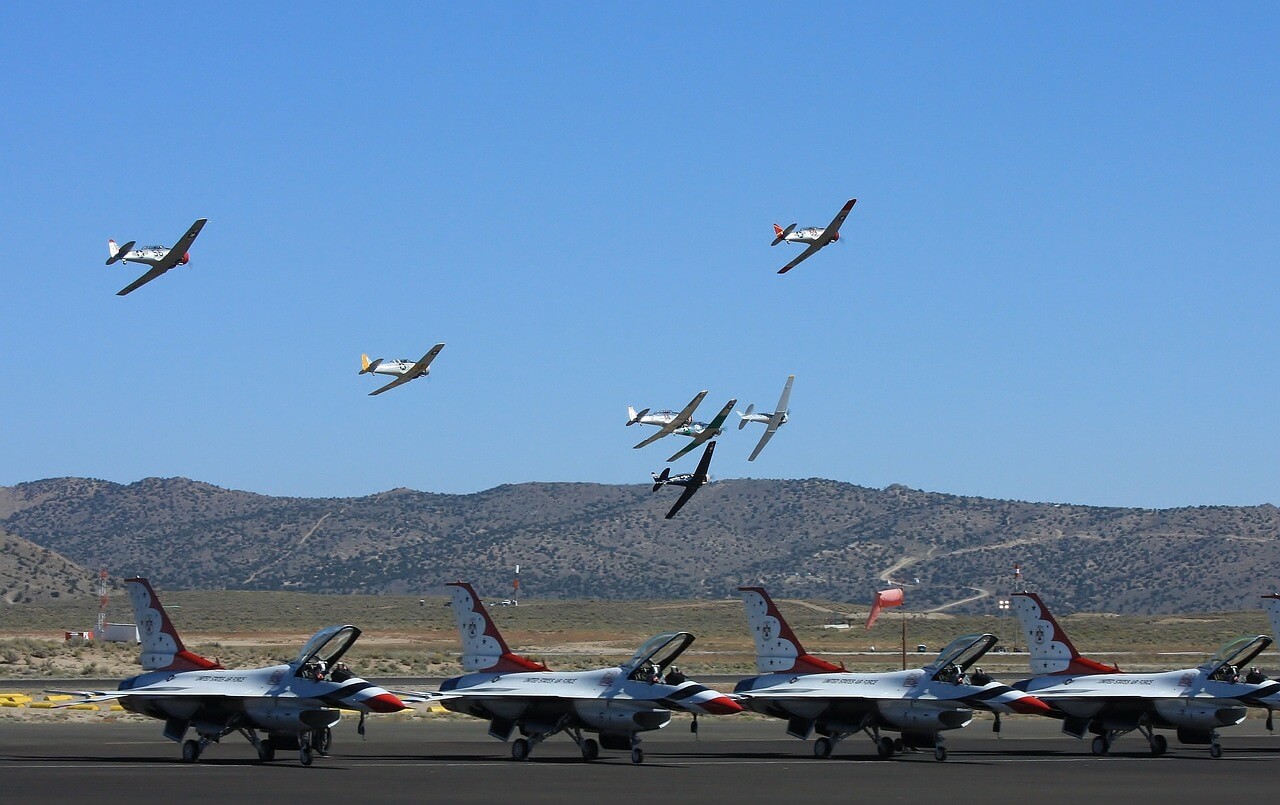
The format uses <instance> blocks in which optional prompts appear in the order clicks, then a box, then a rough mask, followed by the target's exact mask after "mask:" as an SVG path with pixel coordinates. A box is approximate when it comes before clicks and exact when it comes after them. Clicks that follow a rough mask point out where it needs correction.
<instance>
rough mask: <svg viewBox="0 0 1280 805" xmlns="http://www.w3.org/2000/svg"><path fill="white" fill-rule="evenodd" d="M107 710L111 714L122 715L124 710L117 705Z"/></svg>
mask: <svg viewBox="0 0 1280 805" xmlns="http://www.w3.org/2000/svg"><path fill="white" fill-rule="evenodd" d="M107 709H108V710H110V711H111V712H113V713H123V712H124V708H123V707H121V706H120V705H118V704H113V705H111V706H110V707H108V708H107Z"/></svg>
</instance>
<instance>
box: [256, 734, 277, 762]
mask: <svg viewBox="0 0 1280 805" xmlns="http://www.w3.org/2000/svg"><path fill="white" fill-rule="evenodd" d="M275 759H276V748H275V745H274V744H272V743H271V739H270V738H267V739H266V740H263V741H259V742H258V760H259V761H260V762H262V763H270V762H271V761H273V760H275Z"/></svg>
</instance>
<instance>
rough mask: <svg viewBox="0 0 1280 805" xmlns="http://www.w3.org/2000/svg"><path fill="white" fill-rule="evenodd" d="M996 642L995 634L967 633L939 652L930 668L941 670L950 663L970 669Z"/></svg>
mask: <svg viewBox="0 0 1280 805" xmlns="http://www.w3.org/2000/svg"><path fill="white" fill-rule="evenodd" d="M995 644H996V636H995V635H993V634H967V635H963V636H961V637H957V638H956V639H955V640H952V641H951V643H950V644H948V645H947V647H946V648H944V649H943V650H942V651H940V652H938V657H937V659H935V660H934V661H933V662H932V663H930V664H929V666H928V667H929V668H931V669H933V670H941V669H943V668H946V667H947V666H948V665H955V666H958V667H959V668H960V670H962V671H965V670H968V668H969V666H970V665H973V664H974V663H975V662H977V661H978V660H979V659H981V658H982V655H983V654H986V653H987V652H988V651H990V650H991V647H992V646H994V645H995Z"/></svg>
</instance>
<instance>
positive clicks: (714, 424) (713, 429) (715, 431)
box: [667, 400, 738, 464]
mask: <svg viewBox="0 0 1280 805" xmlns="http://www.w3.org/2000/svg"><path fill="white" fill-rule="evenodd" d="M737 404H738V401H737V400H729V402H728V403H726V404H725V407H724V408H722V409H720V413H718V414H716V416H715V419H713V420H711V421H710V422H708V423H707V426H706V427H705V428H703V429H702V432H701V433H697V434H695V435H694V437H693V439H692V440H691V441H690V442H689V443H688V444H687V445H685V446H684V447H682V448H680V449H679V450H677V451H676V454H675V455H674V456H672V457H671V458H669V459H667V463H668V464H670V463H671V462H672V461H675V460H676V459H678V458H680V457H681V456H683V455H684V454H685V453H688V452H689V451H690V450H692V449H693V448H695V447H697V446H698V445H700V444H703V443H705V442H706V441H707V440H708V439H714V438H715V437H716V436H718V435H719V434H720V426H721V425H723V424H724V420H725V417H727V416H729V412H730V411H732V410H733V406H735V405H737Z"/></svg>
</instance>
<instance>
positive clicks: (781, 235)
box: [769, 224, 796, 246]
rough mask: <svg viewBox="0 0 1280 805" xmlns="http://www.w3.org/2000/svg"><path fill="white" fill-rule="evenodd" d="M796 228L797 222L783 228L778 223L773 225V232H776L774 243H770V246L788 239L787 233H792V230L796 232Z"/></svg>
mask: <svg viewBox="0 0 1280 805" xmlns="http://www.w3.org/2000/svg"><path fill="white" fill-rule="evenodd" d="M795 229H796V225H795V224H792V225H791V226H789V227H787V228H786V229H783V228H782V227H780V226H778V225H777V224H774V225H773V234H774V238H773V243H770V244H769V245H770V246H777V245H778V244H779V243H781V242H782V241H784V240H786V239H787V235H790V234H791V233H792V232H794V231H795Z"/></svg>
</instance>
